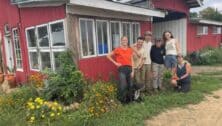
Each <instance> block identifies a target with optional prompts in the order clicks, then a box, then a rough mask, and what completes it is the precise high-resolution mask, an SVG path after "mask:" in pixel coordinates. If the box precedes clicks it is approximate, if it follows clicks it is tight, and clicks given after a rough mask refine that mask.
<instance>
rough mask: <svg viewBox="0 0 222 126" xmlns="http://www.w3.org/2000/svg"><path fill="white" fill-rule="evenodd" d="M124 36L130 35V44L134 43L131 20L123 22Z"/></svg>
mask: <svg viewBox="0 0 222 126" xmlns="http://www.w3.org/2000/svg"><path fill="white" fill-rule="evenodd" d="M122 36H126V37H128V41H129V44H130V45H131V44H132V41H131V24H130V23H129V22H124V23H122Z"/></svg>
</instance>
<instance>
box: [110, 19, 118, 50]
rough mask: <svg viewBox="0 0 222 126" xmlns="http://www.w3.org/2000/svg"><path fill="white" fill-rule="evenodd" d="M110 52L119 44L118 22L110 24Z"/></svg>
mask: <svg viewBox="0 0 222 126" xmlns="http://www.w3.org/2000/svg"><path fill="white" fill-rule="evenodd" d="M110 33H111V44H112V46H111V47H112V50H113V49H115V48H116V47H118V46H119V44H120V22H114V21H113V22H110Z"/></svg>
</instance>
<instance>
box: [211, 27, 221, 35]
mask: <svg viewBox="0 0 222 126" xmlns="http://www.w3.org/2000/svg"><path fill="white" fill-rule="evenodd" d="M214 28H216V32H215V31H214V30H215V29H214ZM212 34H214V35H218V34H221V27H219V26H213V27H212Z"/></svg>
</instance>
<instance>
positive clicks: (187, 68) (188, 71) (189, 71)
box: [180, 63, 191, 80]
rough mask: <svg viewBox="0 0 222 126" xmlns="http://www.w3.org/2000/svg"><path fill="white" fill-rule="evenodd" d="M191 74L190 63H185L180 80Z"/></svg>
mask: <svg viewBox="0 0 222 126" xmlns="http://www.w3.org/2000/svg"><path fill="white" fill-rule="evenodd" d="M190 74H191V65H190V64H189V63H187V64H186V74H184V75H183V76H182V77H181V78H180V80H182V79H184V78H186V77H187V76H189V75H190Z"/></svg>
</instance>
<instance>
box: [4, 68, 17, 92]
mask: <svg viewBox="0 0 222 126" xmlns="http://www.w3.org/2000/svg"><path fill="white" fill-rule="evenodd" d="M7 70H8V73H7V74H6V75H5V80H7V81H8V84H9V85H10V87H11V88H14V87H16V81H15V74H14V72H15V68H9V67H7Z"/></svg>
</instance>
